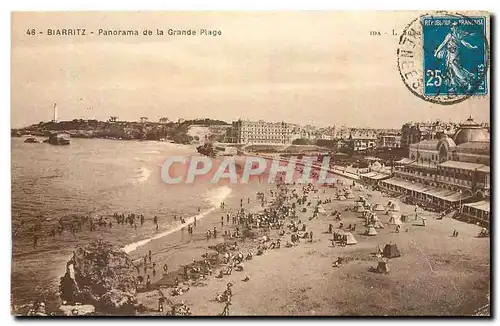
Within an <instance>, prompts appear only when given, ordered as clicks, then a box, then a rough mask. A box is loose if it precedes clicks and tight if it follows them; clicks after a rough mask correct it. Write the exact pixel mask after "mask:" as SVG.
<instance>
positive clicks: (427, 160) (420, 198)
mask: <svg viewBox="0 0 500 326" xmlns="http://www.w3.org/2000/svg"><path fill="white" fill-rule="evenodd" d="M396 163H400V164H399V166H397V167H395V168H394V171H393V174H392V178H390V179H387V180H383V181H381V182H380V183H379V185H380V187H381V188H383V189H385V190H387V191H390V192H396V193H402V194H405V195H407V197H409V198H411V199H412V200H413V201H415V202H417V203H419V204H421V205H424V206H431V207H434V208H436V209H441V210H442V209H456V210H457V211H458V212H459V213H460V214H463V215H464V216H466V217H467V218H469V219H472V220H474V221H478V222H481V223H483V224H486V225H487V224H489V218H490V211H489V206H488V205H486V204H485V203H489V198H490V195H491V185H490V182H491V177H490V142H489V134H488V132H487V130H486V129H485V128H483V127H482V126H481V125H480V124H477V123H475V122H474V120H473V119H472V118H471V117H470V118H469V119H467V121H465V122H464V123H462V124H460V126H459V128H458V130H457V131H456V133H455V134H454V136H453V138H451V137H448V136H447V135H446V134H444V135H443V136H442V137H441V138H440V139H430V140H422V141H420V142H418V143H415V144H411V145H410V151H409V158H408V159H406V158H405V159H403V160H401V161H400V162H396ZM478 202H482V204H480V205H479V204H477V205H475V204H474V203H478ZM465 205H468V206H467V207H468V208H465ZM485 207H488V210H487V211H486V210H485ZM465 209H466V212H464V210H465ZM474 214H476V215H474Z"/></svg>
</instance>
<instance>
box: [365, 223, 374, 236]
mask: <svg viewBox="0 0 500 326" xmlns="http://www.w3.org/2000/svg"><path fill="white" fill-rule="evenodd" d="M365 235H370V236H373V235H377V230H375V228H374V227H373V226H372V225H370V226H369V227H368V229H366V231H365Z"/></svg>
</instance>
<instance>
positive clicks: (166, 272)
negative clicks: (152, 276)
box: [163, 264, 168, 275]
mask: <svg viewBox="0 0 500 326" xmlns="http://www.w3.org/2000/svg"><path fill="white" fill-rule="evenodd" d="M167 274H168V266H167V264H163V275H167Z"/></svg>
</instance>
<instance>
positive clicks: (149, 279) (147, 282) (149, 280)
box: [146, 274, 151, 290]
mask: <svg viewBox="0 0 500 326" xmlns="http://www.w3.org/2000/svg"><path fill="white" fill-rule="evenodd" d="M150 286H151V278H150V277H149V274H148V276H147V278H146V288H147V289H148V290H149V287H150Z"/></svg>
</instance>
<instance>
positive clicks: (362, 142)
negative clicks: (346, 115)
mask: <svg viewBox="0 0 500 326" xmlns="http://www.w3.org/2000/svg"><path fill="white" fill-rule="evenodd" d="M348 143H349V148H350V149H351V150H353V151H355V152H359V151H366V150H371V149H374V148H376V147H377V136H376V134H375V132H373V131H352V132H351V134H350V135H349V138H348Z"/></svg>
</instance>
